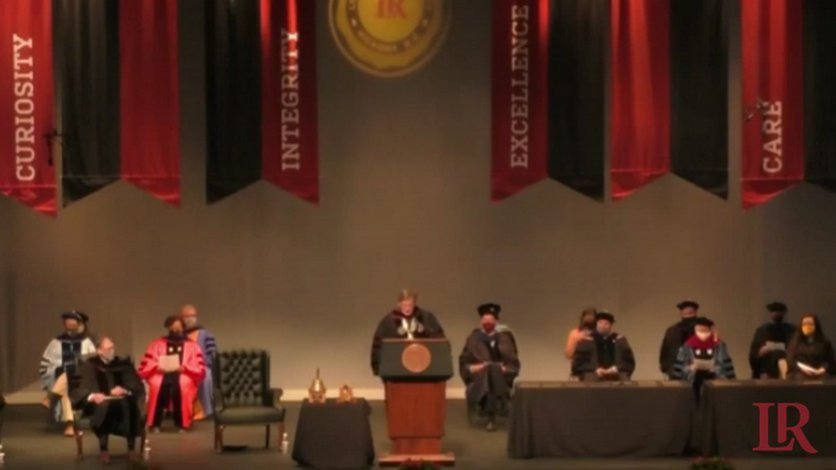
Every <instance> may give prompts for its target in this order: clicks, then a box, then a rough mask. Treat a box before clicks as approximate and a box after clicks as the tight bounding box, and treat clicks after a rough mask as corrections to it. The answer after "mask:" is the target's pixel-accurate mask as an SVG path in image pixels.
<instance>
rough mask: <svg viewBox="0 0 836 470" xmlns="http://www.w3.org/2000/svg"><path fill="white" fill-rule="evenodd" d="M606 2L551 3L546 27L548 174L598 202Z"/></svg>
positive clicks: (554, 0)
mask: <svg viewBox="0 0 836 470" xmlns="http://www.w3.org/2000/svg"><path fill="white" fill-rule="evenodd" d="M609 11H610V10H609V1H608V0H588V1H578V0H552V2H551V6H550V16H551V21H550V26H549V32H550V37H549V75H548V77H549V79H548V80H549V86H548V88H549V100H548V102H549V109H548V135H549V143H548V148H549V152H548V158H549V161H548V172H549V176H550V177H551V178H552V179H554V180H557V181H560V182H561V183H563V184H565V185H567V186H569V187H570V188H572V189H574V190H575V191H578V192H580V193H582V194H584V195H586V196H589V197H592V198H595V199H597V200H603V198H604V145H605V138H604V99H605V95H606V93H605V74H604V70H605V68H604V61H605V57H606V51H607V45H606V40H607V31H608V28H609Z"/></svg>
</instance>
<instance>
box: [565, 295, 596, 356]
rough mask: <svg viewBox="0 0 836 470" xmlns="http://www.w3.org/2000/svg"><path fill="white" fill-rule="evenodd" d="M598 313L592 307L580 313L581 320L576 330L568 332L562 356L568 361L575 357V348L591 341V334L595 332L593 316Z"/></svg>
mask: <svg viewBox="0 0 836 470" xmlns="http://www.w3.org/2000/svg"><path fill="white" fill-rule="evenodd" d="M596 313H598V311H597V310H595V308H593V307H588V308H585V309H584V310H583V312H581V319H580V322H579V323H578V327H577V328H572V329H571V330H570V331H569V337H568V338H566V348H565V350H564V354H565V355H566V359H569V360H570V361H571V360H572V358H573V357H574V356H575V347H576V346H577V345H578V343H579V342H581V341H586V340H589V339H592V332H593V331H594V330H595V314H596Z"/></svg>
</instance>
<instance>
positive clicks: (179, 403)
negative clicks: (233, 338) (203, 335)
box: [139, 315, 206, 432]
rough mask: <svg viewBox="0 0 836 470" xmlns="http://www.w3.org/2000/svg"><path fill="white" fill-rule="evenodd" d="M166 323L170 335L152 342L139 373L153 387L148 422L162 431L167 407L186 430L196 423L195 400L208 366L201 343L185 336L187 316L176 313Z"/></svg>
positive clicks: (150, 394) (177, 423)
mask: <svg viewBox="0 0 836 470" xmlns="http://www.w3.org/2000/svg"><path fill="white" fill-rule="evenodd" d="M165 327H166V328H168V335H166V336H163V337H161V338H157V339H155V340H154V341H152V342H151V344H150V345H148V349H147V350H146V351H145V357H143V359H142V362H141V363H140V365H139V375H140V377H142V378H143V379H144V380H145V381H146V382H148V388H149V394H148V413H147V414H148V417H147V420H146V425H147V426H148V427H149V428H151V429H153V430H154V432H159V430H160V424H162V420H163V415H164V413H165V411H166V409H171V410H172V416H173V418H174V424H175V425H176V426H177V427H178V428H179V429H180V431H181V432H182V431H184V430H186V429H189V428H190V427H191V426H192V416H193V415H194V402H195V398H196V397H197V392H198V390H199V389H200V383H201V382H202V381H203V378H204V376H205V375H206V368H205V366H204V359H203V353H202V352H201V351H200V346H198V344H197V343H195V342H194V341H192V340H190V339H188V338H187V337H186V336H185V333H184V332H185V328H184V326H183V320H182V319H181V318H180V317H179V316H177V315H172V316H170V317H168V318H166V320H165ZM166 356H167V357H166Z"/></svg>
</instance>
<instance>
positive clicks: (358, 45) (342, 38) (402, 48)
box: [328, 0, 452, 77]
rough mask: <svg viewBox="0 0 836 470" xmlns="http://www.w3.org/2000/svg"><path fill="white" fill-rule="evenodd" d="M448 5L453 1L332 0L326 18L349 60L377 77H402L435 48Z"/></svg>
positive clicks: (441, 38) (443, 28)
mask: <svg viewBox="0 0 836 470" xmlns="http://www.w3.org/2000/svg"><path fill="white" fill-rule="evenodd" d="M451 8H452V1H451V0H331V4H330V6H329V8H328V22H329V24H330V26H331V34H332V35H333V36H334V40H335V41H336V43H337V46H338V47H339V48H340V51H341V52H342V53H343V55H344V56H345V57H346V58H348V60H349V61H350V62H351V63H352V64H354V65H355V66H356V67H358V68H359V69H361V70H363V71H364V72H367V73H370V74H372V75H376V76H379V77H400V76H403V75H406V74H408V73H410V72H414V71H415V70H418V69H419V68H421V67H423V66H424V65H426V64H427V62H429V61H430V59H432V58H433V56H434V55H435V53H436V52H438V49H439V48H440V47H441V44H442V43H443V42H444V39H445V38H446V36H447V31H448V29H449V28H450V10H451Z"/></svg>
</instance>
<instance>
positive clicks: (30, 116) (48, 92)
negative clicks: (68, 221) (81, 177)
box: [0, 0, 57, 216]
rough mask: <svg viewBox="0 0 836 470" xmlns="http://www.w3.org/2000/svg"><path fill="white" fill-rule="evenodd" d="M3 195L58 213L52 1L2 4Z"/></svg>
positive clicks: (0, 183) (0, 149)
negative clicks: (53, 159)
mask: <svg viewBox="0 0 836 470" xmlns="http://www.w3.org/2000/svg"><path fill="white" fill-rule="evenodd" d="M0 51H2V53H0V193H2V194H3V195H5V196H8V197H11V198H14V199H16V200H18V201H20V202H22V203H23V204H26V205H27V206H29V207H31V208H33V209H35V210H36V211H38V212H41V213H43V214H48V215H53V216H54V215H55V214H56V198H57V195H56V186H55V168H54V167H53V165H52V155H51V150H52V135H53V134H54V132H55V105H54V102H53V96H54V95H53V90H54V77H53V68H52V1H51V0H3V1H2V2H0Z"/></svg>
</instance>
